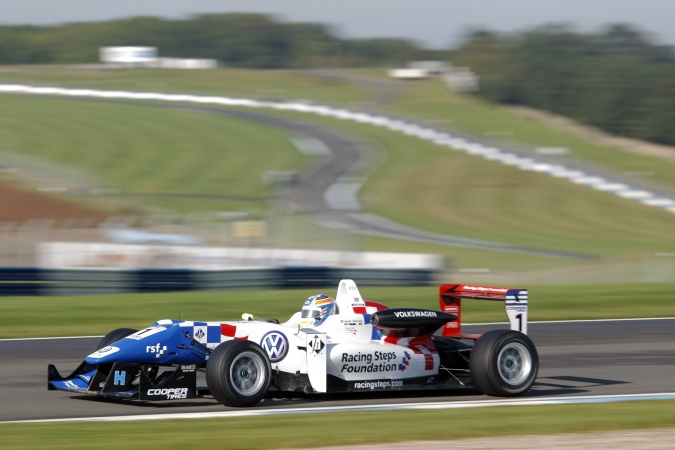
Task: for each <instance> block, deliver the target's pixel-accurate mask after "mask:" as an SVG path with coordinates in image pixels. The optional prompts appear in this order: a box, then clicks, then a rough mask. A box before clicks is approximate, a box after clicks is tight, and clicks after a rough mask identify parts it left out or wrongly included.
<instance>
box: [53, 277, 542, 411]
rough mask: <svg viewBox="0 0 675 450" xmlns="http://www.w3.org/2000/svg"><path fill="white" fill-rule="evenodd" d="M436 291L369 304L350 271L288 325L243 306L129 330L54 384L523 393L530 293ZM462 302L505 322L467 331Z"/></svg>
mask: <svg viewBox="0 0 675 450" xmlns="http://www.w3.org/2000/svg"><path fill="white" fill-rule="evenodd" d="M439 297H440V299H439V300H440V310H432V309H422V308H389V307H387V306H385V305H383V304H380V303H376V302H372V301H364V300H363V298H362V297H361V294H360V293H359V290H358V288H357V286H356V284H355V283H354V282H353V281H352V280H342V281H340V284H339V286H338V290H337V295H336V297H335V299H333V298H331V297H328V296H326V295H315V296H312V297H310V298H309V299H308V300H307V301H306V302H305V304H304V305H303V308H302V311H299V312H297V313H295V314H294V315H293V316H292V317H291V318H290V319H289V320H288V321H287V322H285V323H278V321H276V320H273V319H271V320H269V321H264V320H260V319H255V318H254V317H253V316H252V315H250V314H244V315H243V317H242V319H243V320H240V321H228V322H193V321H183V320H160V321H158V322H156V323H154V324H153V325H152V326H150V327H148V328H146V329H144V330H140V331H136V330H132V329H128V328H122V329H118V330H114V331H112V332H110V333H109V334H108V335H106V336H105V337H104V338H103V339H102V340H101V342H100V344H99V349H98V350H97V351H95V352H94V353H92V354H90V355H89V356H87V357H86V358H85V360H84V361H83V362H82V364H81V365H80V366H79V367H78V368H77V369H76V370H75V371H74V372H73V373H72V374H70V375H68V376H67V377H62V376H61V375H60V374H59V373H58V371H57V370H56V368H55V367H54V366H53V365H49V369H48V388H49V389H50V390H63V391H69V392H74V393H79V394H91V395H97V396H101V397H107V398H122V399H137V400H169V399H185V398H197V397H204V396H208V395H210V396H212V397H213V398H215V399H216V400H217V401H219V402H220V403H222V404H224V405H228V406H251V405H254V404H256V403H258V402H259V401H260V400H262V399H263V398H264V397H266V396H274V394H275V393H277V394H278V395H284V396H289V393H290V395H291V396H292V393H294V392H296V393H298V392H301V393H303V394H322V393H340V392H359V391H361V392H363V391H368V392H371V391H396V390H420V389H423V390H429V389H457V388H472V389H477V390H478V391H480V392H482V393H484V394H487V395H491V396H517V395H520V394H523V393H524V392H525V391H527V390H528V389H529V388H530V387H531V386H532V384H533V383H534V381H535V378H536V376H537V371H538V368H539V359H538V356H537V350H536V348H535V346H534V344H533V342H532V341H531V340H530V338H529V337H528V336H527V335H526V333H527V307H528V305H527V290H525V289H509V288H496V287H485V286H475V285H464V284H443V285H441V287H440V295H439ZM462 299H477V300H496V301H501V302H504V303H505V308H506V314H507V316H508V319H509V324H510V329H498V330H492V331H488V332H486V333H484V334H482V335H478V334H473V335H472V334H465V333H463V332H462V329H461V323H460V317H461V300H462ZM198 372H204V373H205V376H204V377H200V380H201V379H202V378H205V384H206V386H204V387H199V386H198V385H197V384H198V377H197V375H198ZM202 383H203V381H202Z"/></svg>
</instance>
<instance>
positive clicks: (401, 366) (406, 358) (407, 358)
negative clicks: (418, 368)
mask: <svg viewBox="0 0 675 450" xmlns="http://www.w3.org/2000/svg"><path fill="white" fill-rule="evenodd" d="M409 365H410V353H408V352H403V361H401V364H399V365H398V370H400V371H401V372H403V371H404V370H405V369H406V368H407V367H408V366H409Z"/></svg>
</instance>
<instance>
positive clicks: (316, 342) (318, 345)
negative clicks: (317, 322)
mask: <svg viewBox="0 0 675 450" xmlns="http://www.w3.org/2000/svg"><path fill="white" fill-rule="evenodd" d="M325 347H326V344H325V343H324V342H323V339H321V338H320V337H319V335H318V334H317V335H315V336H314V338H313V339H312V342H311V348H312V353H315V354H317V355H318V354H319V353H321V351H322V350H323V349H324V348H325Z"/></svg>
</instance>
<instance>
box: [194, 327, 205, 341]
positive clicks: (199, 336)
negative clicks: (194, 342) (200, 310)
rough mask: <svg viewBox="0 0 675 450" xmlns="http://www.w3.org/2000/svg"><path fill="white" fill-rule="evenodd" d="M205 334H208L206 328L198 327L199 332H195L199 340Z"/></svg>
mask: <svg viewBox="0 0 675 450" xmlns="http://www.w3.org/2000/svg"><path fill="white" fill-rule="evenodd" d="M204 336H206V333H204V330H202V329H201V328H200V329H198V330H197V332H196V333H195V337H196V338H197V339H199V340H201V339H202V338H203V337H204Z"/></svg>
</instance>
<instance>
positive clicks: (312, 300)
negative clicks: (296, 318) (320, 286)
mask: <svg viewBox="0 0 675 450" xmlns="http://www.w3.org/2000/svg"><path fill="white" fill-rule="evenodd" d="M334 313H335V300H333V299H332V298H331V297H329V296H327V295H326V294H316V295H312V296H311V297H309V298H308V299H307V300H305V304H304V305H302V312H301V315H300V317H301V318H302V320H303V321H306V320H309V324H310V325H311V326H318V325H321V324H322V323H323V322H324V321H325V320H326V319H327V318H328V316H330V315H331V314H334Z"/></svg>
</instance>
